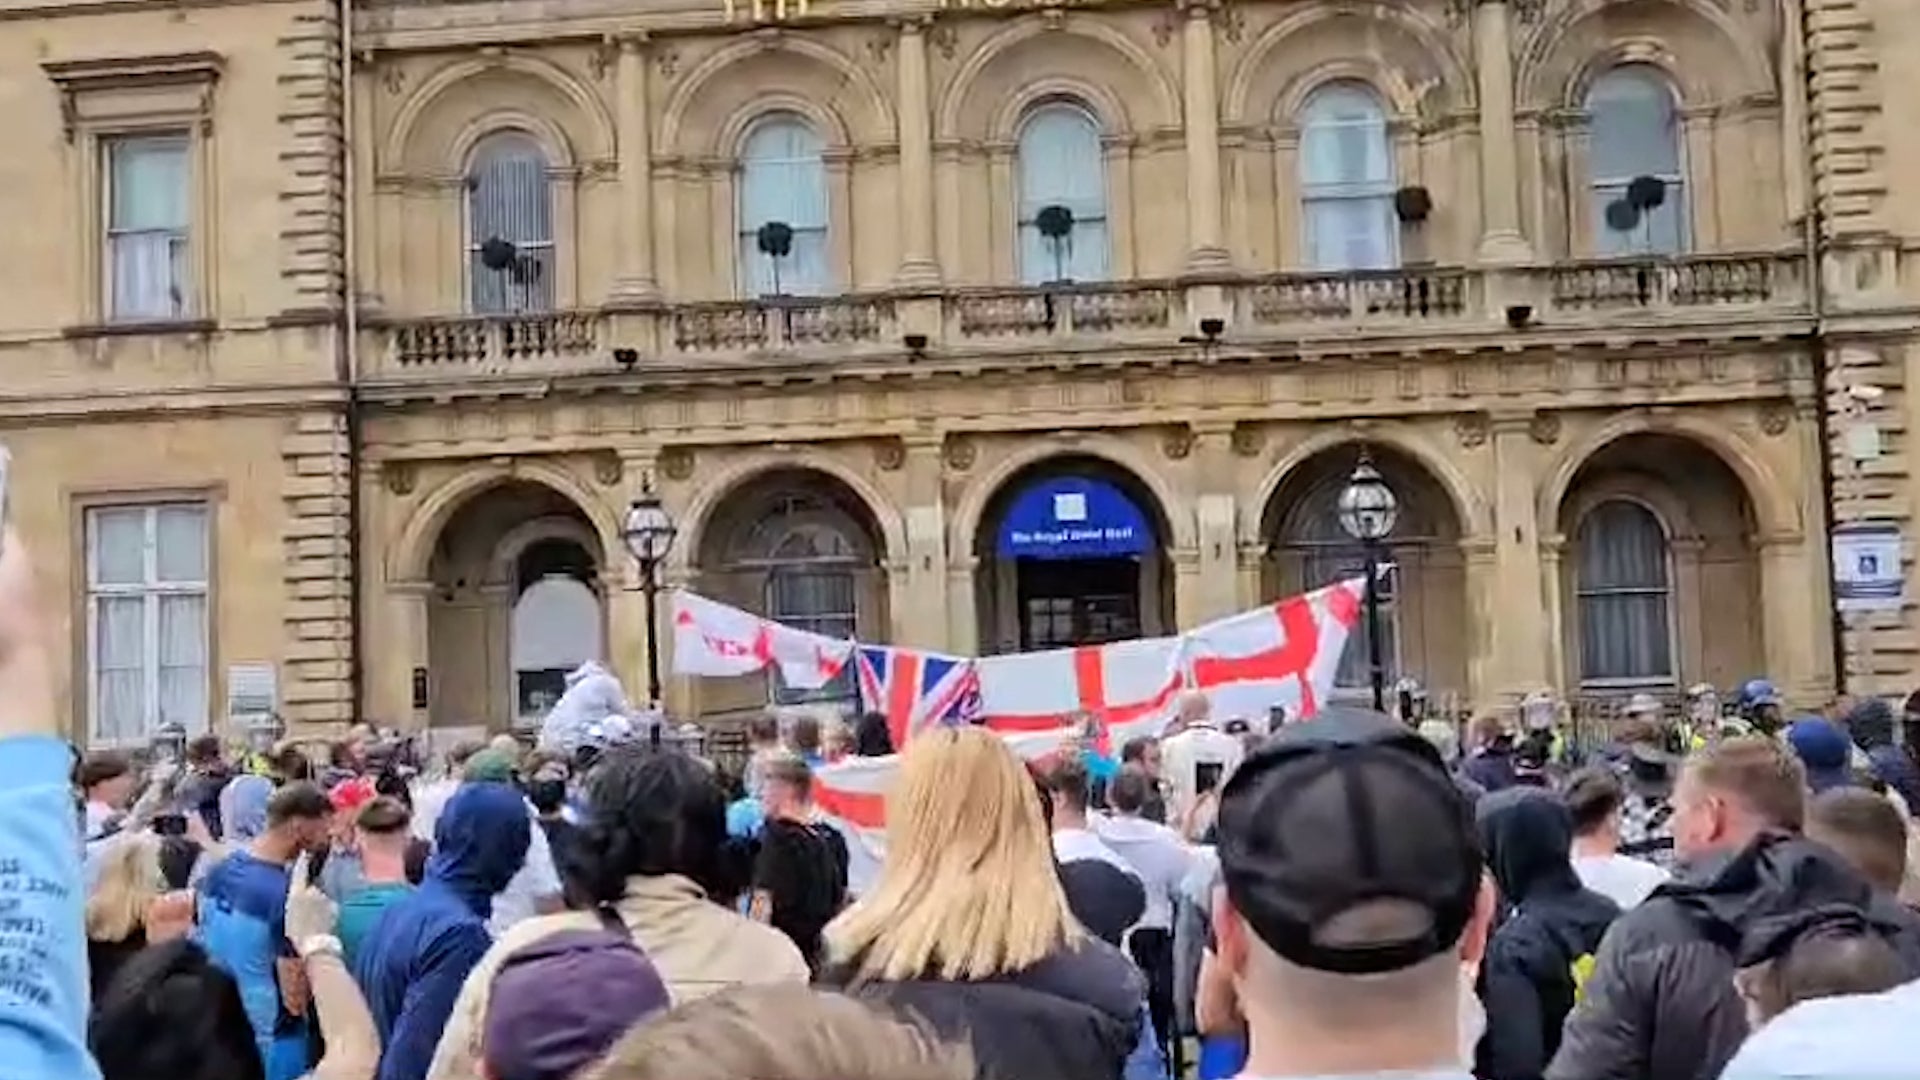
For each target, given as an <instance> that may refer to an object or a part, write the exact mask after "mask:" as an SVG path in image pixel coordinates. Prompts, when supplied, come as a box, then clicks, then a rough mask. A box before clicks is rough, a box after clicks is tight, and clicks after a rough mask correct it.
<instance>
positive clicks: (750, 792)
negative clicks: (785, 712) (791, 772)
mask: <svg viewBox="0 0 1920 1080" xmlns="http://www.w3.org/2000/svg"><path fill="white" fill-rule="evenodd" d="M787 752H788V751H787V748H786V747H785V746H784V745H782V743H781V741H780V717H779V715H778V714H776V713H775V712H774V711H773V710H772V709H768V710H767V711H765V712H762V713H760V714H758V715H756V716H754V717H753V718H752V719H750V720H748V721H747V768H746V773H745V775H744V777H743V779H744V781H745V783H746V787H747V797H748V798H750V799H758V798H759V797H760V785H761V783H762V779H763V773H764V772H765V770H766V766H767V763H768V762H770V761H772V760H773V759H774V758H776V757H781V756H783V755H785V754H786V753H787Z"/></svg>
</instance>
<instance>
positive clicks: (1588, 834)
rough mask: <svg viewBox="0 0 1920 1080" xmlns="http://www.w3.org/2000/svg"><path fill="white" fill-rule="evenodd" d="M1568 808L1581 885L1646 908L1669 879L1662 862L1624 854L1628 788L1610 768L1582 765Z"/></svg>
mask: <svg viewBox="0 0 1920 1080" xmlns="http://www.w3.org/2000/svg"><path fill="white" fill-rule="evenodd" d="M1565 798H1566V802H1567V811H1568V813H1569V814H1571V815H1572V818H1573V870H1574V873H1576V874H1578V875H1580V883H1581V884H1583V885H1585V886H1586V887H1587V888H1589V889H1592V890H1593V891H1594V892H1597V893H1599V894H1601V895H1602V896H1605V897H1607V898H1608V899H1609V900H1612V901H1613V902H1614V903H1615V904H1617V905H1619V907H1620V910H1622V911H1630V910H1632V909H1633V908H1636V907H1638V906H1640V902H1641V901H1643V900H1645V899H1646V898H1647V897H1648V896H1649V895H1651V894H1652V893H1653V890H1655V889H1657V888H1659V887H1660V886H1661V884H1663V883H1664V882H1665V881H1666V880H1667V872H1666V871H1665V870H1663V869H1661V868H1660V867H1658V866H1655V865H1654V864H1652V863H1650V862H1648V861H1646V860H1645V859H1636V858H1633V857H1631V856H1628V855H1622V854H1620V814H1621V809H1622V807H1624V806H1625V804H1626V789H1625V788H1623V787H1621V786H1620V781H1619V779H1618V778H1617V777H1615V776H1614V774H1613V772H1612V771H1611V770H1608V769H1604V768H1599V767H1592V768H1586V769H1581V770H1579V771H1578V772H1576V773H1574V774H1573V775H1572V776H1570V777H1568V778H1567V786H1566V791H1565Z"/></svg>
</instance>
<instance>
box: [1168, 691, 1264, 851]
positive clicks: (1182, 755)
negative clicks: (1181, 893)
mask: <svg viewBox="0 0 1920 1080" xmlns="http://www.w3.org/2000/svg"><path fill="white" fill-rule="evenodd" d="M1212 710H1213V705H1212V703H1211V702H1209V701H1208V700H1207V697H1206V695H1204V694H1197V693H1190V694H1183V695H1182V696H1181V698H1180V702H1179V705H1178V707H1177V712H1176V714H1175V717H1174V722H1173V728H1172V730H1173V732H1174V733H1173V734H1171V735H1168V736H1167V737H1166V738H1165V739H1163V740H1161V743H1160V758H1161V768H1162V770H1163V772H1164V775H1165V780H1166V785H1167V823H1168V824H1169V825H1172V826H1174V828H1176V829H1179V830H1180V833H1181V835H1182V836H1185V837H1186V838H1187V839H1189V840H1198V839H1199V838H1200V837H1201V836H1202V835H1204V833H1205V831H1206V825H1207V824H1209V823H1210V820H1209V819H1210V816H1211V810H1210V809H1208V808H1205V807H1203V806H1202V804H1203V803H1207V804H1211V802H1212V800H1213V798H1214V795H1215V793H1216V792H1218V790H1219V788H1220V784H1221V782H1222V781H1223V780H1225V779H1226V776H1227V774H1228V773H1231V772H1232V771H1233V770H1234V769H1235V768H1236V767H1237V766H1238V765H1239V764H1240V759H1241V758H1243V757H1245V756H1246V747H1245V746H1244V745H1243V744H1242V743H1241V742H1240V740H1239V739H1236V738H1234V737H1233V736H1231V735H1228V734H1227V733H1226V732H1224V731H1221V730H1220V729H1219V728H1218V727H1217V726H1216V725H1215V724H1214V722H1213V711H1212Z"/></svg>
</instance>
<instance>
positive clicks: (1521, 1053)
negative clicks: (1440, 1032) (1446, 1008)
mask: <svg viewBox="0 0 1920 1080" xmlns="http://www.w3.org/2000/svg"><path fill="white" fill-rule="evenodd" d="M1477 815H1478V820H1479V828H1480V844H1481V850H1482V851H1483V852H1484V853H1485V855H1486V860H1487V866H1488V868H1489V869H1491V870H1492V872H1493V880H1494V884H1495V886H1496V887H1497V888H1498V889H1499V895H1500V907H1499V911H1498V919H1497V921H1496V923H1495V929H1494V931H1493V936H1492V937H1491V938H1490V939H1489V940H1488V942H1487V953H1486V957H1485V959H1484V960H1482V962H1481V966H1480V1000H1481V1001H1482V1002H1484V1003H1485V1005H1486V1009H1487V1033H1486V1037H1485V1038H1484V1039H1482V1040H1481V1041H1480V1046H1479V1052H1478V1055H1477V1059H1476V1065H1475V1068H1474V1075H1475V1076H1478V1077H1480V1078H1481V1080H1535V1078H1537V1077H1539V1076H1540V1074H1541V1073H1542V1072H1544V1071H1545V1070H1546V1067H1547V1062H1548V1061H1550V1060H1551V1059H1552V1058H1553V1052H1554V1051H1555V1050H1556V1049H1558V1048H1559V1046H1560V1030H1561V1027H1562V1025H1563V1024H1564V1023H1565V1022H1566V1019H1567V1013H1569V1012H1571V1011H1572V1010H1573V1001H1574V997H1575V995H1576V992H1577V990H1578V987H1579V982H1580V978H1581V977H1582V976H1583V974H1584V973H1585V972H1586V971H1587V970H1589V969H1590V968H1591V967H1592V964H1593V954H1594V950H1596V949H1598V948H1599V947H1600V938H1601V937H1602V936H1603V935H1604V934H1605V933H1606V932H1607V927H1608V926H1609V925H1611V924H1612V923H1613V920H1614V919H1615V918H1617V917H1618V916H1619V914H1620V906H1619V905H1618V904H1616V903H1614V902H1613V901H1612V900H1609V899H1608V898H1606V897H1605V896H1602V895H1600V894H1599V893H1597V892H1594V891H1592V890H1590V889H1588V888H1587V887H1586V886H1585V885H1582V884H1581V882H1580V877H1579V875H1578V874H1576V873H1574V869H1573V863H1572V861H1571V853H1572V849H1573V815H1572V814H1570V813H1568V812H1567V807H1566V805H1565V804H1564V803H1562V802H1561V801H1560V799H1559V797H1558V796H1555V795H1554V794H1552V793H1551V792H1547V791H1542V790H1540V789H1538V788H1528V787H1524V786H1522V787H1514V788H1509V789H1507V790H1506V791H1501V792H1496V793H1494V794H1492V795H1489V796H1487V798H1486V799H1485V800H1484V801H1482V802H1481V803H1480V805H1479V807H1478V810H1477Z"/></svg>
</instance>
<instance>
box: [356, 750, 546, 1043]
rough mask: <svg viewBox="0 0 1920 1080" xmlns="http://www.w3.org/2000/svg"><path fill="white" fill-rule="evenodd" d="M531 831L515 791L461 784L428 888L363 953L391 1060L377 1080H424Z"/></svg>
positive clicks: (430, 867) (443, 821) (361, 966)
mask: <svg viewBox="0 0 1920 1080" xmlns="http://www.w3.org/2000/svg"><path fill="white" fill-rule="evenodd" d="M532 831H533V822H532V819H531V817H530V816H529V815H528V813H527V804H526V800H525V798H523V797H522V796H521V794H520V792H519V790H518V789H516V788H514V787H513V786H511V785H508V784H503V783H498V782H493V781H472V782H468V783H465V784H462V785H461V787H460V790H459V791H458V792H456V793H455V794H454V796H453V798H452V799H451V800H449V801H448V803H447V807H446V811H445V812H444V813H443V814H442V815H441V818H440V823H439V825H438V827H437V828H436V831H435V835H434V853H433V858H432V859H431V860H430V861H429V862H428V863H427V875H426V880H424V881H422V882H421V883H420V886H419V888H418V889H416V890H415V891H414V893H413V894H412V895H410V896H407V897H404V898H402V899H401V900H399V901H398V902H396V903H394V904H393V905H392V906H391V907H389V908H388V909H387V912H386V914H385V915H384V916H383V917H382V918H381V919H380V920H379V921H378V922H377V923H375V924H374V927H373V930H372V932H371V933H369V934H368V935H367V936H366V938H365V940H364V941H363V942H362V943H361V946H360V954H359V957H358V959H357V961H356V963H355V965H354V976H355V978H356V979H358V980H359V982H360V985H361V986H362V987H363V988H365V990H366V993H367V1005H368V1007H369V1008H370V1009H371V1011H372V1013H373V1020H374V1024H375V1026H376V1027H377V1028H378V1030H379V1032H380V1042H381V1045H382V1046H384V1047H385V1051H384V1052H383V1053H382V1054H381V1057H380V1071H379V1080H421V1078H422V1077H424V1076H426V1074H427V1067H428V1065H429V1064H430V1063H431V1062H432V1058H433V1052H434V1048H435V1046H436V1045H438V1043H439V1039H440V1033H441V1032H442V1031H443V1030H444V1029H445V1028H446V1026H447V1018H448V1017H449V1016H450V1015H451V1014H452V1012H453V1005H454V1001H455V999H456V998H457V997H458V996H459V994H460V988H461V986H462V984H464V983H465V982H466V979H467V976H468V975H469V974H470V973H471V972H472V971H473V969H474V966H475V965H476V964H478V963H479V962H480V958H481V957H482V956H484V955H485V954H486V951H487V949H488V947H489V946H490V945H491V944H492V940H493V939H492V937H491V935H489V934H488V932H487V919H488V917H489V916H490V915H492V914H493V898H494V897H495V896H496V895H498V894H499V892H500V890H502V889H504V888H505V887H506V885H507V882H508V881H510V880H511V879H512V878H513V875H514V874H515V872H517V871H518V870H519V868H520V865H521V864H522V863H523V862H524V861H525V860H526V854H527V844H528V841H529V834H530V833H531V832H532Z"/></svg>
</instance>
